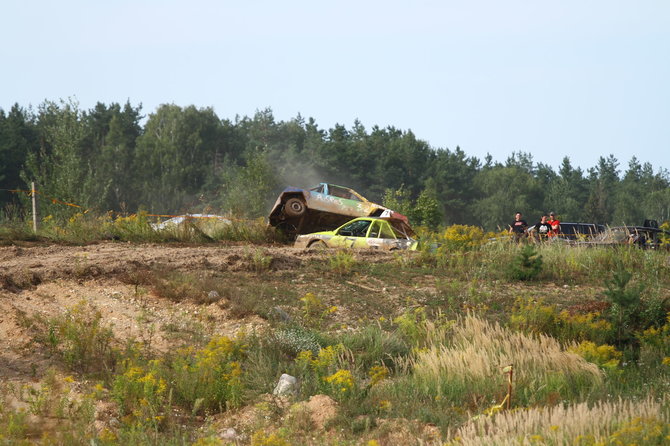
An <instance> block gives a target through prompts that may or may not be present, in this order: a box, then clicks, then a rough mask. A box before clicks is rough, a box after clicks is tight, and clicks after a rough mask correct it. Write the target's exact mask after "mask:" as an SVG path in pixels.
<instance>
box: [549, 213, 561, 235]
mask: <svg viewBox="0 0 670 446" xmlns="http://www.w3.org/2000/svg"><path fill="white" fill-rule="evenodd" d="M547 223H549V224H550V225H551V232H550V233H549V237H553V236H555V235H558V234H560V233H561V222H560V220H559V219H558V218H556V214H554V213H553V212H550V213H549V221H547Z"/></svg>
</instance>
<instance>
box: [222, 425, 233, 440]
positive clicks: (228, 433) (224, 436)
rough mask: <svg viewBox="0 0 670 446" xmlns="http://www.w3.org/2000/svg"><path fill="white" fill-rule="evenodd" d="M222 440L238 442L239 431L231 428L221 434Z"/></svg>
mask: <svg viewBox="0 0 670 446" xmlns="http://www.w3.org/2000/svg"><path fill="white" fill-rule="evenodd" d="M221 438H222V439H224V440H237V431H236V430H235V429H233V428H232V427H229V428H228V429H226V430H225V431H223V432H222V433H221Z"/></svg>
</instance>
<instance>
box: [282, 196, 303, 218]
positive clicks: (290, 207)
mask: <svg viewBox="0 0 670 446" xmlns="http://www.w3.org/2000/svg"><path fill="white" fill-rule="evenodd" d="M306 209H307V207H306V206H305V202H304V201H302V200H301V199H300V198H289V199H288V200H286V204H284V212H286V215H288V216H290V217H300V216H301V215H302V214H304V213H305V210H306Z"/></svg>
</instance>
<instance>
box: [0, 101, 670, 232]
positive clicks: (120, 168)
mask: <svg viewBox="0 0 670 446" xmlns="http://www.w3.org/2000/svg"><path fill="white" fill-rule="evenodd" d="M593 150H594V151H598V152H602V153H605V152H606V151H607V148H606V147H594V148H593ZM556 156H557V165H559V160H560V167H559V168H558V171H555V170H554V168H553V167H552V166H549V165H546V164H543V163H535V162H534V161H533V156H532V154H531V153H525V152H513V153H512V154H511V155H510V156H509V157H508V158H507V160H505V162H498V161H494V160H493V159H492V157H491V156H490V155H489V156H487V157H485V159H483V160H482V159H478V158H475V157H472V156H468V155H467V154H466V153H465V152H464V151H463V150H461V148H459V147H456V148H454V149H449V148H435V147H431V146H430V145H429V144H428V143H427V142H425V141H423V140H421V139H420V138H419V137H417V135H414V133H413V132H412V131H411V130H400V129H397V128H395V127H392V126H389V127H386V128H381V127H378V126H374V127H372V128H371V129H370V130H368V129H366V128H365V127H364V125H363V123H361V122H359V121H355V122H354V125H353V127H352V128H346V127H345V126H342V125H335V127H333V128H330V129H328V130H325V129H321V128H319V126H318V124H317V123H316V122H315V120H314V119H312V118H309V119H305V118H303V117H302V116H300V115H298V116H297V117H295V118H293V119H291V120H289V121H279V122H278V121H276V120H275V118H274V116H273V113H272V110H271V109H265V110H260V111H257V112H256V113H255V115H254V116H253V117H247V116H244V117H239V116H238V117H236V118H235V119H234V121H230V120H227V119H224V120H222V119H220V118H219V117H218V116H217V115H216V113H215V112H214V110H213V109H212V108H197V107H195V106H187V107H182V106H178V105H174V104H165V105H161V106H159V107H158V108H157V109H156V110H155V111H154V112H152V113H149V114H148V116H144V115H143V112H142V107H141V105H138V106H133V105H132V104H130V103H126V104H124V105H121V104H118V103H112V104H109V105H107V104H104V103H100V102H99V103H97V104H96V106H95V107H93V108H92V109H90V110H82V109H81V108H80V107H79V104H78V103H77V102H76V101H75V100H72V99H70V100H67V101H65V100H59V101H44V102H43V103H42V104H40V105H39V106H38V107H37V108H36V110H33V109H32V108H25V107H22V106H20V105H19V104H15V105H14V106H13V107H12V108H11V109H10V110H9V111H5V110H2V109H0V209H2V210H3V216H4V217H5V218H21V217H23V216H25V214H26V213H27V212H28V209H29V206H28V198H27V196H26V194H22V193H17V192H13V191H16V190H26V189H28V188H29V185H30V183H31V182H33V181H34V182H35V183H36V184H37V189H38V190H39V191H40V193H41V194H42V195H43V196H45V197H53V198H57V199H58V200H62V201H66V202H70V203H76V204H78V205H80V206H82V207H83V208H86V209H89V210H92V211H94V212H99V213H104V212H107V211H114V212H118V213H122V214H126V213H135V212H137V211H138V210H145V211H148V212H151V213H160V214H175V213H185V212H190V213H200V212H202V213H218V214H226V215H232V216H238V217H250V218H253V217H260V216H265V215H267V213H268V212H269V209H270V207H271V205H272V203H273V202H274V200H275V199H276V197H277V195H278V193H279V192H280V191H281V190H282V189H283V188H284V187H286V186H289V185H291V186H298V187H310V186H313V185H315V184H317V183H319V182H331V183H335V184H340V185H344V186H349V187H352V188H354V189H355V190H357V191H358V192H360V193H361V194H362V195H364V196H365V197H366V198H368V199H369V200H371V201H376V202H382V203H383V204H385V205H387V206H389V207H392V208H394V209H396V210H399V211H400V212H404V213H406V214H407V215H408V216H409V217H410V221H411V222H412V223H413V224H415V225H426V226H430V227H439V226H443V225H449V224H469V225H476V226H481V227H483V228H484V229H487V230H495V229H498V228H504V227H506V225H507V224H508V223H509V222H510V221H511V220H512V219H513V214H514V213H515V212H517V211H520V212H523V214H524V216H525V217H526V219H527V220H528V221H529V223H534V222H535V221H536V220H539V217H540V216H541V215H542V214H544V213H548V212H549V211H555V212H556V213H557V214H558V215H559V216H560V218H561V220H563V221H587V222H593V223H600V224H610V225H619V224H629V225H639V224H642V222H643V221H644V220H645V219H655V220H658V221H659V223H660V222H662V221H668V220H670V173H669V172H668V170H667V169H664V168H662V167H657V169H656V170H654V166H652V165H651V164H649V163H644V164H640V162H638V160H637V159H636V158H635V157H633V158H632V159H631V160H629V161H628V164H627V166H625V167H624V166H621V165H620V161H619V160H617V159H616V158H615V157H614V156H613V155H609V156H601V157H600V158H599V161H598V163H597V165H596V166H593V167H590V168H588V169H586V170H583V169H582V168H580V167H575V166H572V164H571V162H570V159H569V158H568V157H562V156H561V155H560V154H556ZM40 206H41V213H42V215H43V216H46V215H52V216H54V217H66V216H67V215H68V213H70V214H71V213H72V212H76V211H77V208H72V207H67V206H62V205H60V204H58V203H52V202H51V201H49V200H43V201H42V202H41V204H40Z"/></svg>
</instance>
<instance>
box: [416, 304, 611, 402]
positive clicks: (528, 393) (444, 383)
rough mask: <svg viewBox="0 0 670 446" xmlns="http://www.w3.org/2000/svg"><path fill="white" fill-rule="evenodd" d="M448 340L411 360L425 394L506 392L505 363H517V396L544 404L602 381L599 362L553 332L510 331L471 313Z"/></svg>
mask: <svg viewBox="0 0 670 446" xmlns="http://www.w3.org/2000/svg"><path fill="white" fill-rule="evenodd" d="M452 330H453V332H452V336H451V338H450V339H449V340H448V341H446V342H445V343H443V344H439V345H433V346H431V347H429V348H427V349H425V350H421V351H419V352H418V353H417V354H416V355H415V357H414V358H413V359H411V360H410V363H409V365H410V368H411V370H412V375H411V382H412V385H413V387H415V388H416V390H418V391H419V392H420V393H422V394H424V395H431V396H434V397H439V398H448V399H450V400H453V401H454V402H461V403H462V402H466V401H475V402H481V404H489V403H490V402H495V401H496V400H497V401H499V400H500V397H501V396H502V395H504V394H505V390H506V386H505V383H506V379H507V375H504V374H503V373H502V369H503V368H504V367H505V366H508V365H512V366H513V368H514V375H513V376H514V397H513V398H514V401H516V402H517V403H518V404H522V405H526V404H540V403H545V402H547V401H550V400H552V399H554V400H555V399H564V398H575V397H579V396H583V395H585V394H587V393H588V392H589V391H590V390H592V389H594V388H597V387H599V386H600V385H601V384H602V382H603V374H602V372H601V371H600V370H599V369H598V367H597V366H596V365H595V364H591V363H589V362H587V361H585V360H584V359H583V358H581V357H580V356H578V355H576V354H574V353H570V352H567V351H565V350H563V348H562V347H561V345H560V344H559V343H558V341H556V340H555V339H554V338H551V337H549V336H545V335H528V334H524V333H520V332H514V331H511V330H509V329H507V328H505V327H502V326H500V325H499V324H498V323H490V322H487V321H485V320H482V319H479V318H478V317H475V316H472V315H468V316H466V317H464V318H462V319H461V320H459V321H458V322H457V323H456V324H455V325H454V326H453V329H452Z"/></svg>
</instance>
